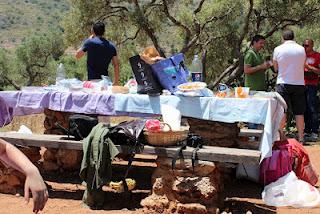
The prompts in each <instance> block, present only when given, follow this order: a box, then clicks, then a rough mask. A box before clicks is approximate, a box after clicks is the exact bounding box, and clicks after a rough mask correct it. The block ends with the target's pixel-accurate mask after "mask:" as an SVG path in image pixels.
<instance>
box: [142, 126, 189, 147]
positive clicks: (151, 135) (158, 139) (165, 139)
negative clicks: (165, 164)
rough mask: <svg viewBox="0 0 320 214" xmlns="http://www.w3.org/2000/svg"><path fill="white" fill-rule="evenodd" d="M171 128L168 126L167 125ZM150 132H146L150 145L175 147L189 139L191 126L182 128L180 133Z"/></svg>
mask: <svg viewBox="0 0 320 214" xmlns="http://www.w3.org/2000/svg"><path fill="white" fill-rule="evenodd" d="M165 125H167V126H169V125H168V124H165ZM169 129H170V130H169V131H162V132H149V131H147V130H144V135H145V138H146V140H147V141H148V143H149V144H151V145H154V146H173V145H175V144H177V143H178V142H180V141H182V140H185V139H186V138H187V137H188V133H189V126H181V127H180V131H172V129H171V127H170V126H169Z"/></svg>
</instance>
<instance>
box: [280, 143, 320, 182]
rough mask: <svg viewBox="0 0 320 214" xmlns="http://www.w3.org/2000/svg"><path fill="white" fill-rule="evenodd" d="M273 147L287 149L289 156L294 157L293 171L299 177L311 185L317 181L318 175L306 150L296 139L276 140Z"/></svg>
mask: <svg viewBox="0 0 320 214" xmlns="http://www.w3.org/2000/svg"><path fill="white" fill-rule="evenodd" d="M274 147H276V148H279V149H287V150H288V152H289V153H290V156H292V157H293V158H294V162H293V171H294V172H295V173H296V175H297V177H298V178H299V179H301V180H304V181H306V182H308V183H309V184H311V185H313V186H314V185H315V184H316V183H317V182H318V178H319V175H318V173H317V172H316V171H315V169H314V167H313V166H312V164H311V162H310V158H309V155H308V153H307V151H306V150H305V148H304V147H303V145H302V144H300V143H299V142H298V141H297V140H296V139H287V140H285V141H276V142H275V143H274Z"/></svg>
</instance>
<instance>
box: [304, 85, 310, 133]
mask: <svg viewBox="0 0 320 214" xmlns="http://www.w3.org/2000/svg"><path fill="white" fill-rule="evenodd" d="M311 108H312V88H311V86H310V85H306V112H305V113H304V123H305V127H304V132H305V135H307V136H308V137H309V136H310V134H311V133H312V109H311Z"/></svg>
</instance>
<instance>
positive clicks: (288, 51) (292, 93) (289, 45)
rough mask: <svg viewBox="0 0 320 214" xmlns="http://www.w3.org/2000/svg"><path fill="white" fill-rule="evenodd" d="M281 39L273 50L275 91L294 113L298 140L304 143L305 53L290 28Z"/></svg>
mask: <svg viewBox="0 0 320 214" xmlns="http://www.w3.org/2000/svg"><path fill="white" fill-rule="evenodd" d="M282 40H283V43H282V44H281V45H279V46H278V47H276V48H275V49H274V52H273V65H274V69H275V71H276V72H278V77H277V85H276V91H277V92H278V93H279V94H281V96H282V97H283V98H284V100H285V101H286V103H287V105H288V108H289V109H290V110H291V111H292V113H293V114H294V115H295V119H296V127H297V130H298V137H299V141H300V142H301V143H304V133H303V132H304V116H303V115H304V112H305V110H306V99H305V86H304V65H305V61H306V53H305V50H304V48H303V47H302V46H301V45H299V44H297V43H296V42H295V41H294V33H293V31H292V30H284V31H283V33H282Z"/></svg>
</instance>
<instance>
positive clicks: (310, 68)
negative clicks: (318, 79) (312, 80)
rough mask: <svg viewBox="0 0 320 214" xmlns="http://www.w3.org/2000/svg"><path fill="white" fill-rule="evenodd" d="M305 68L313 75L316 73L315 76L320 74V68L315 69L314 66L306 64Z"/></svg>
mask: <svg viewBox="0 0 320 214" xmlns="http://www.w3.org/2000/svg"><path fill="white" fill-rule="evenodd" d="M304 66H305V68H307V69H308V71H309V72H310V71H311V72H313V73H315V74H320V68H316V67H314V66H312V65H308V64H307V63H305V65H304Z"/></svg>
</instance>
